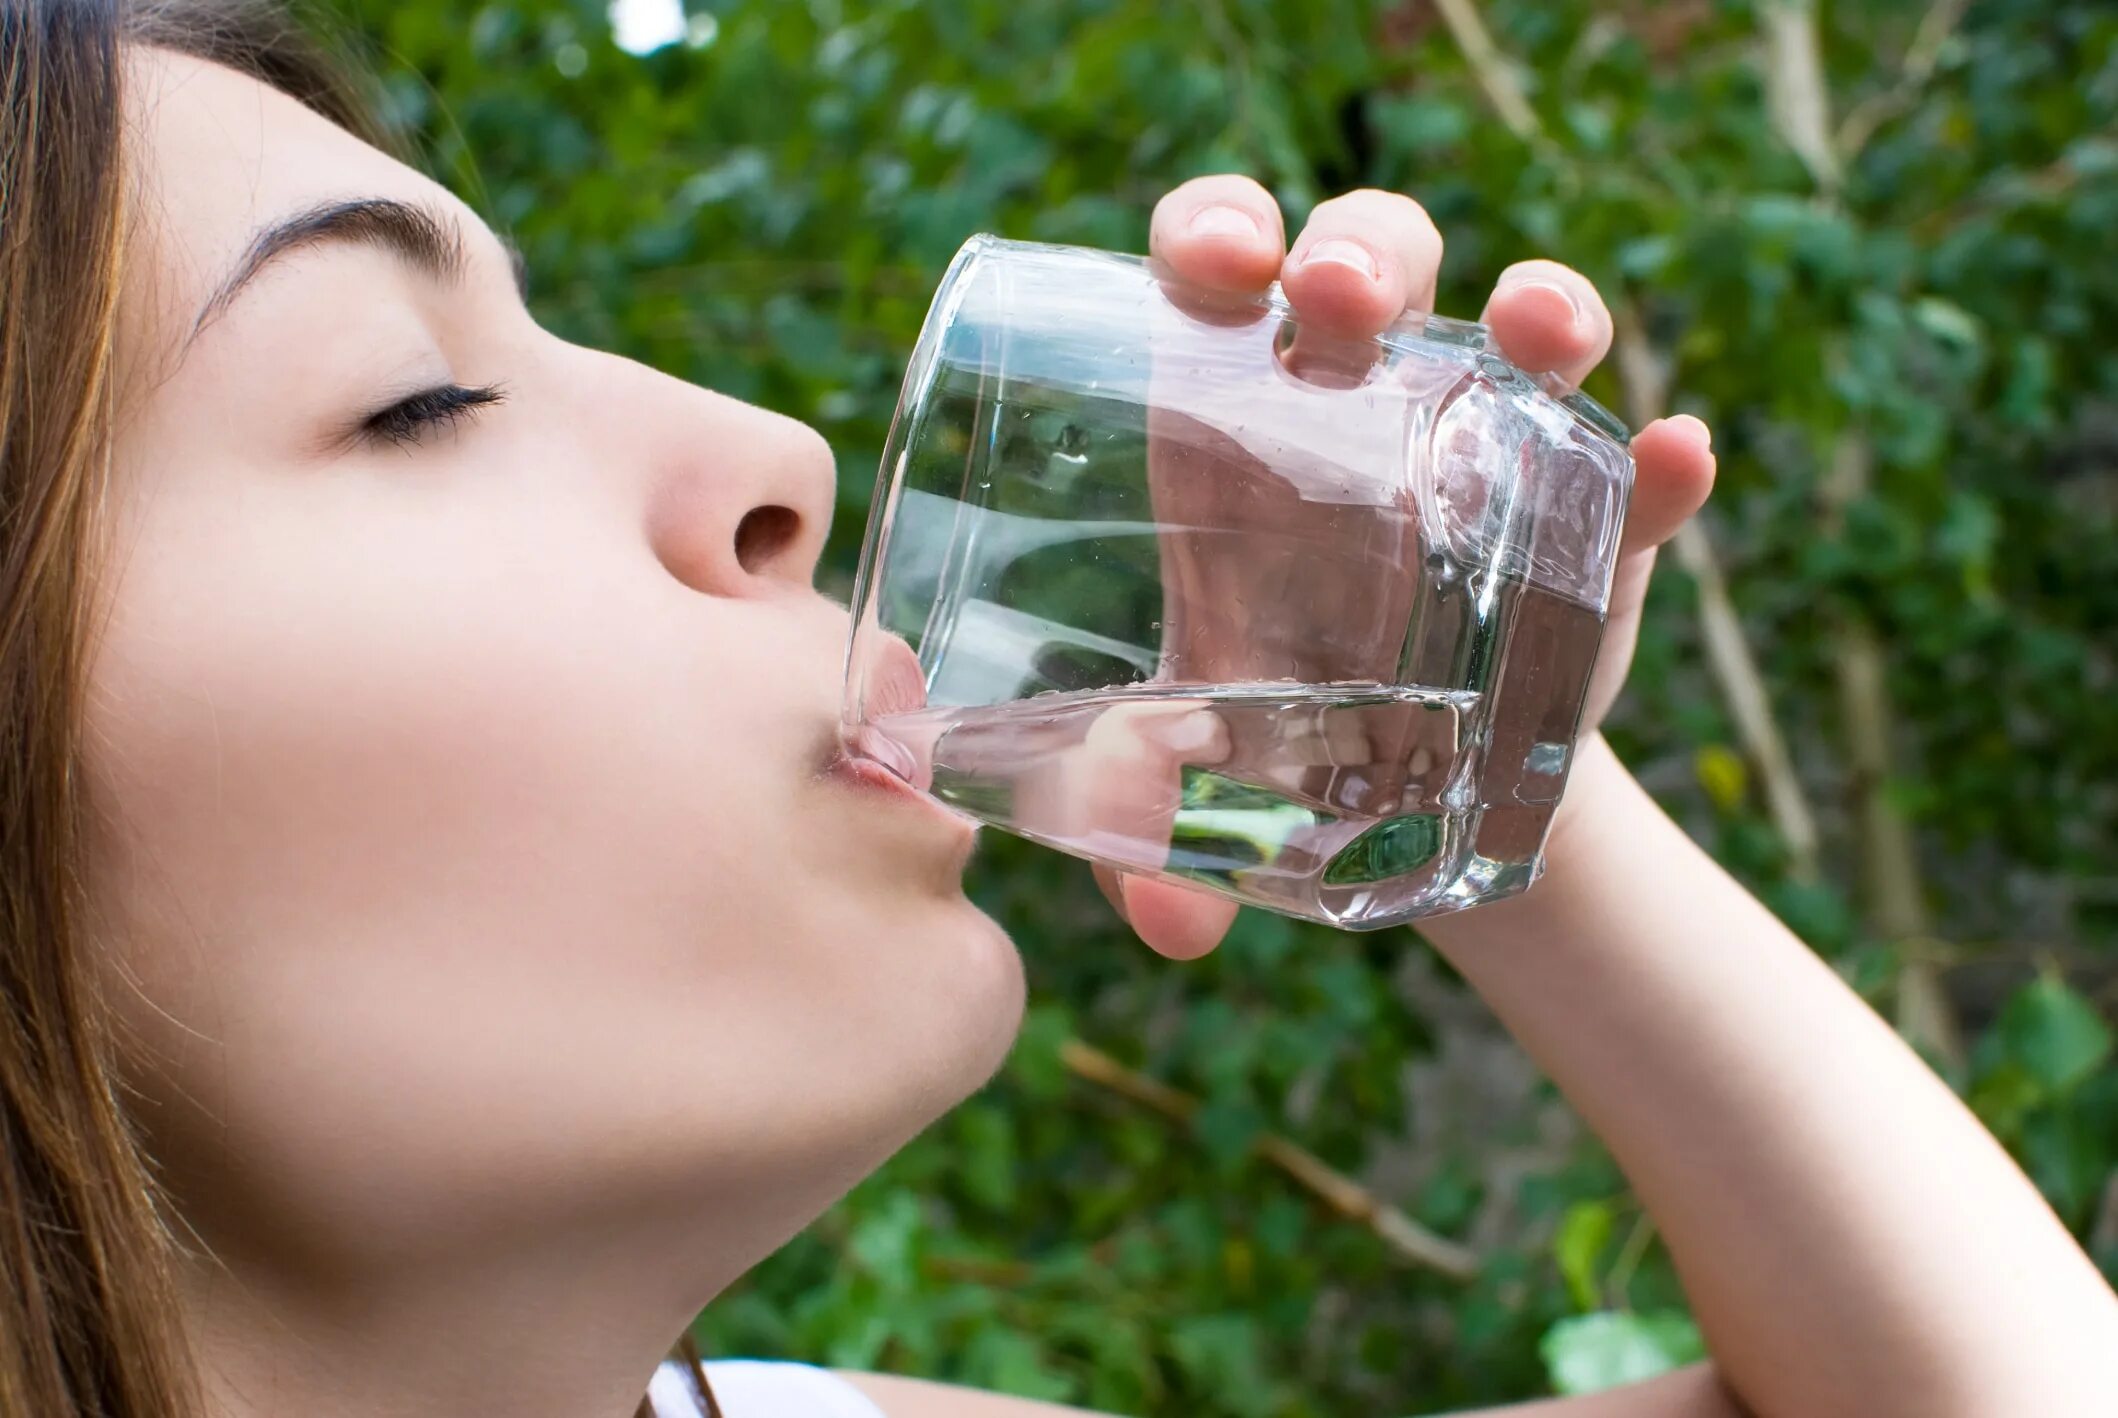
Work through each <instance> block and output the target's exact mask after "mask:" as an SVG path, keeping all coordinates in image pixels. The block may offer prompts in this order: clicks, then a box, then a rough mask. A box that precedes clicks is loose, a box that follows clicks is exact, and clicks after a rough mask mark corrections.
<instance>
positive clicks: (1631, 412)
mask: <svg viewBox="0 0 2118 1418" xmlns="http://www.w3.org/2000/svg"><path fill="white" fill-rule="evenodd" d="M1435 3H1436V6H1437V8H1438V9H1439V10H1440V11H1441V17H1442V19H1443V21H1444V22H1445V23H1446V24H1447V25H1448V28H1449V34H1450V35H1451V36H1452V37H1453V38H1454V39H1455V41H1456V44H1457V47H1458V48H1459V49H1460V50H1462V51H1463V56H1464V59H1465V61H1466V62H1467V63H1468V64H1469V65H1470V66H1471V72H1472V73H1473V74H1474V75H1476V76H1477V78H1478V82H1479V86H1480V87H1481V88H1483V89H1484V90H1485V94H1486V98H1487V100H1488V101H1489V102H1490V103H1491V104H1492V105H1493V108H1494V111H1495V112H1497V113H1498V114H1499V115H1500V117H1501V121H1502V122H1504V123H1506V124H1507V125H1508V127H1509V128H1510V129H1512V130H1513V131H1514V132H1515V134H1516V136H1518V137H1520V138H1522V139H1523V141H1525V142H1527V143H1529V144H1530V145H1531V147H1533V148H1535V149H1537V150H1538V151H1540V152H1550V153H1552V156H1553V158H1554V160H1555V161H1564V155H1563V154H1559V153H1557V152H1556V150H1553V149H1552V143H1551V139H1550V137H1549V135H1548V134H1546V132H1545V131H1544V128H1543V125H1542V124H1541V123H1539V122H1538V119H1537V114H1536V111H1535V110H1534V109H1532V108H1531V107H1530V106H1529V104H1528V103H1527V102H1526V101H1524V99H1523V97H1522V89H1521V87H1520V86H1519V85H1518V84H1517V83H1516V82H1515V68H1514V66H1513V65H1512V64H1510V63H1509V62H1508V61H1507V60H1506V59H1505V58H1503V57H1502V56H1501V55H1500V53H1499V52H1498V50H1496V49H1495V48H1494V45H1493V37H1492V35H1491V34H1490V33H1489V32H1488V31H1487V29H1486V27H1485V22H1484V21H1483V20H1481V19H1480V18H1479V15H1478V9H1477V6H1476V4H1475V3H1474V0H1435ZM1611 313H1612V317H1613V319H1614V320H1615V321H1616V324H1617V342H1616V350H1617V355H1618V373H1619V377H1620V379H1621V380H1622V381H1623V384H1624V388H1625V406H1626V418H1627V420H1628V421H1629V422H1631V424H1632V426H1633V427H1634V428H1641V427H1644V426H1645V425H1646V424H1648V423H1650V422H1652V421H1653V420H1654V419H1657V418H1660V417H1661V416H1662V414H1663V412H1664V410H1665V409H1666V408H1667V407H1668V403H1669V364H1668V361H1667V360H1665V359H1663V358H1662V356H1660V355H1659V354H1657V353H1656V352H1655V349H1654V345H1653V343H1652V342H1651V341H1650V340H1649V339H1648V337H1647V333H1646V331H1645V329H1644V328H1643V327H1642V326H1641V324H1640V321H1639V318H1638V316H1637V315H1636V314H1634V312H1633V311H1632V309H1631V307H1630V306H1628V305H1626V304H1624V303H1622V302H1621V303H1618V304H1615V305H1614V306H1613V307H1612V312H1611ZM1672 550H1673V551H1674V552H1675V553H1676V558H1677V564H1678V565H1679V566H1680V567H1682V568H1683V569H1684V572H1685V574H1687V575H1689V576H1690V577H1691V578H1692V580H1693V581H1694V582H1695V583H1696V584H1697V587H1698V593H1699V636H1700V639H1701V640H1702V641H1703V642H1704V644H1705V645H1706V652H1707V663H1708V665H1709V666H1710V668H1711V669H1712V671H1713V676H1714V681H1715V683H1716V684H1717V685H1718V686H1719V687H1720V691H1721V697H1722V698H1723V699H1724V700H1725V701H1727V704H1728V709H1729V713H1730V715H1731V716H1732V717H1733V718H1734V719H1735V721H1736V732H1737V734H1738V736H1739V737H1740V738H1741V740H1742V743H1743V750H1744V752H1745V753H1747V754H1748V755H1749V756H1750V761H1751V763H1752V764H1753V766H1755V768H1756V769H1757V773H1758V778H1759V780H1760V781H1761V782H1762V783H1763V784H1764V786H1765V800H1766V807H1767V810H1768V811H1769V812H1770V813H1771V814H1772V821H1773V826H1774V828H1775V830H1777V831H1778V833H1779V834H1780V840H1781V841H1782V842H1784V843H1785V844H1786V846H1787V855H1788V871H1789V874H1790V875H1791V876H1793V877H1794V878H1795V879H1796V880H1798V881H1804V882H1808V881H1814V880H1815V879H1816V877H1817V874H1818V865H1817V863H1818V853H1819V849H1818V835H1817V827H1816V814H1815V813H1813V812H1812V811H1810V808H1809V799H1808V798H1807V796H1806V795H1805V794H1804V793H1803V792H1802V784H1801V780H1800V778H1798V777H1797V776H1796V775H1795V771H1794V762H1793V758H1792V756H1791V755H1790V754H1789V753H1788V751H1787V740H1786V738H1785V736H1783V735H1782V734H1781V733H1780V727H1779V723H1778V721H1777V720H1775V719H1774V718H1773V715H1772V703H1771V698H1770V696H1769V695H1768V694H1767V693H1766V690H1765V679H1764V676H1763V675H1762V674H1760V673H1759V671H1758V659H1757V656H1756V655H1755V654H1754V653H1752V651H1751V648H1750V642H1749V640H1748V639H1747V638H1746V637H1745V636H1744V633H1743V622H1742V620H1741V618H1740V617H1738V616H1737V615H1736V612H1735V606H1734V603H1733V602H1732V601H1731V600H1730V599H1729V595H1728V582H1727V578H1726V577H1724V576H1723V575H1722V574H1721V563H1720V558H1719V557H1718V556H1717V555H1716V554H1715V552H1714V548H1713V542H1712V541H1711V540H1710V539H1709V538H1708V536H1707V534H1706V530H1705V528H1703V527H1701V526H1700V525H1699V524H1698V523H1697V522H1689V523H1686V524H1685V525H1684V526H1683V527H1681V528H1680V529H1678V532H1677V535H1676V538H1675V540H1674V542H1673V543H1672Z"/></svg>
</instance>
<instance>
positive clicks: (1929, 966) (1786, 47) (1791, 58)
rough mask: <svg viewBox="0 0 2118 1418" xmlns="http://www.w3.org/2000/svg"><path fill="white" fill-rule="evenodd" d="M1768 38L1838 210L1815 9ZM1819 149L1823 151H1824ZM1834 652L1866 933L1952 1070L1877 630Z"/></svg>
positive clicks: (1790, 6)
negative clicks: (1894, 795)
mask: <svg viewBox="0 0 2118 1418" xmlns="http://www.w3.org/2000/svg"><path fill="white" fill-rule="evenodd" d="M1759 13H1760V16H1761V18H1762V20H1763V22H1764V25H1765V30H1766V41H1767V52H1768V55H1769V57H1770V61H1771V62H1770V64H1769V66H1768V68H1767V71H1766V75H1765V82H1766V89H1767V91H1768V93H1770V94H1771V95H1772V96H1773V105H1772V107H1773V114H1774V117H1775V119H1776V121H1778V123H1779V124H1780V137H1781V140H1782V141H1783V142H1785V143H1786V144H1787V146H1788V147H1790V148H1792V149H1794V150H1795V152H1797V153H1799V154H1800V155H1801V156H1802V159H1803V161H1804V162H1807V163H1809V164H1810V172H1811V175H1812V176H1813V177H1815V179H1816V182H1817V188H1818V192H1819V198H1818V200H1819V201H1820V202H1821V204H1822V205H1823V206H1825V207H1826V208H1828V209H1831V210H1834V211H1836V210H1839V209H1840V207H1841V203H1840V200H1839V179H1840V176H1841V173H1840V170H1839V168H1838V165H1837V158H1836V155H1835V154H1834V153H1833V151H1832V149H1831V146H1830V144H1829V143H1828V142H1826V141H1824V135H1825V134H1826V133H1828V132H1829V130H1830V126H1831V111H1830V97H1829V94H1828V92H1827V91H1826V90H1825V88H1824V78H1823V62H1822V59H1821V57H1820V56H1821V47H1820V45H1819V43H1818V39H1817V28H1816V6H1815V3H1814V0H1768V3H1767V4H1766V5H1765V7H1764V8H1763V9H1762V10H1761V11H1760V12H1759ZM1819 144H1821V147H1819ZM1873 457H1874V455H1873V450H1872V449H1871V448H1870V446H1869V443H1868V438H1867V435H1866V433H1864V432H1863V431H1862V430H1860V429H1858V428H1849V429H1847V430H1846V431H1845V432H1844V433H1843V434H1842V435H1841V437H1840V439H1839V444H1838V448H1837V451H1836V452H1835V454H1834V456H1833V458H1832V463H1831V466H1830V467H1829V468H1828V469H1826V470H1825V475H1824V477H1823V479H1822V480H1821V481H1820V482H1819V483H1818V487H1817V492H1818V502H1819V507H1818V513H1819V521H1820V522H1821V523H1822V530H1823V531H1824V534H1825V535H1826V536H1837V535H1839V534H1840V533H1841V532H1842V531H1843V529H1844V527H1845V522H1846V512H1847V509H1848V508H1850V507H1851V506H1852V505H1853V504H1854V503H1855V502H1857V501H1859V500H1860V499H1861V498H1863V497H1865V496H1867V495H1868V489H1869V485H1870V481H1871V476H1870V475H1871V473H1872V471H1873V466H1872V464H1873ZM1834 641H1835V643H1834V645H1833V655H1832V661H1833V667H1834V670H1835V673H1836V678H1837V681H1838V691H1839V716H1840V723H1841V724H1842V726H1843V730H1844V735H1845V741H1846V760H1847V761H1846V767H1847V773H1848V780H1849V781H1848V783H1847V788H1848V791H1849V793H1850V794H1851V796H1852V798H1853V809H1854V816H1855V819H1856V821H1857V822H1858V824H1859V832H1860V838H1859V841H1860V869H1861V887H1862V896H1863V900H1864V903H1865V905H1866V908H1867V917H1868V928H1869V930H1870V931H1871V932H1873V933H1874V934H1875V935H1876V936H1877V937H1879V938H1880V939H1882V940H1885V941H1888V942H1890V943H1891V944H1893V945H1895V946H1896V947H1897V948H1898V951H1899V958H1900V960H1901V962H1902V963H1901V967H1900V969H1899V971H1898V980H1897V1018H1896V1023H1897V1027H1898V1030H1899V1032H1901V1033H1902V1034H1903V1035H1904V1036H1905V1038H1906V1039H1908V1040H1910V1041H1911V1042H1912V1043H1913V1044H1914V1045H1916V1046H1920V1047H1923V1048H1925V1049H1926V1050H1928V1052H1930V1053H1932V1054H1935V1055H1937V1056H1939V1057H1940V1058H1941V1059H1942V1060H1943V1061H1944V1062H1946V1063H1949V1064H1955V1065H1961V1064H1962V1063H1963V1061H1964V1057H1965V1055H1964V1041H1963V1031H1962V1028H1961V1026H1960V1025H1959V1024H1958V1023H1957V1019H1956V1011H1955V1009H1954V1008H1953V1007H1952V1006H1951V1005H1950V1003H1949V996H1948V994H1947V992H1946V991H1945V990H1944V989H1943V988H1942V981H1941V973H1940V967H1939V964H1938V962H1937V959H1936V952H1935V951H1934V949H1933V948H1932V947H1933V931H1932V929H1931V928H1930V926H1929V923H1928V919H1927V906H1926V888H1925V886H1924V884H1923V883H1922V881H1921V880H1920V870H1919V854H1918V849H1917V845H1916V844H1915V843H1914V841H1913V837H1912V828H1911V825H1910V824H1909V823H1908V822H1906V820H1905V816H1904V814H1903V813H1902V812H1900V811H1899V810H1898V807H1897V804H1896V803H1895V802H1893V801H1891V798H1890V782H1891V780H1892V779H1893V778H1894V777H1895V776H1896V771H1897V754H1896V749H1895V745H1894V744H1893V743H1892V740H1891V732H1890V726H1891V722H1892V717H1893V712H1892V705H1891V703H1890V688H1889V684H1888V682H1887V676H1888V661H1887V659H1886V657H1885V655H1884V652H1883V646H1882V642H1881V641H1880V640H1879V639H1878V638H1877V636H1876V633H1875V627H1874V626H1873V625H1871V624H1870V623H1869V621H1868V619H1867V618H1866V617H1865V616H1863V615H1861V614H1859V613H1858V612H1854V613H1851V614H1848V615H1845V616H1842V617H1840V619H1839V622H1838V626H1837V629H1836V633H1835V636H1834Z"/></svg>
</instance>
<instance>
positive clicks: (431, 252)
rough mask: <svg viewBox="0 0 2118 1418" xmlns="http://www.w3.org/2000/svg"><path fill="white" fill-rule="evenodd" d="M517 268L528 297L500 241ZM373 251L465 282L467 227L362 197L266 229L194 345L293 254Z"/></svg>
mask: <svg viewBox="0 0 2118 1418" xmlns="http://www.w3.org/2000/svg"><path fill="white" fill-rule="evenodd" d="M501 244H502V245H503V246H505V247H506V248H507V253H508V261H509V264H510V265H511V266H512V267H513V269H514V275H515V285H516V288H517V289H518V290H522V291H524V292H525V293H526V292H527V289H528V278H527V270H526V268H525V266H524V263H523V259H522V252H521V251H520V250H519V249H518V248H517V247H516V246H515V244H514V243H513V242H511V241H508V240H506V238H504V237H503V238H502V239H501ZM331 245H342V246H370V247H376V248H379V249H381V250H383V251H387V252H389V253H391V254H393V255H395V256H397V257H398V258H399V259H400V260H402V261H404V262H405V263H406V264H407V265H409V266H410V267H412V269H413V270H415V271H419V272H422V273H424V274H426V275H429V276H432V277H433V278H434V279H435V280H437V281H441V282H444V283H446V284H456V283H458V282H460V281H461V280H462V279H463V273H464V268H465V266H466V264H467V260H468V258H467V255H466V252H465V247H464V241H463V228H462V227H461V226H459V225H458V224H457V222H456V220H455V219H454V218H453V217H450V216H448V215H446V214H444V213H442V212H438V211H435V210H434V209H432V208H430V207H426V206H422V205H419V204H418V203H414V202H403V201H399V200H398V199H396V198H394V197H358V198H354V199H352V200H350V201H341V202H324V203H319V204H318V205H316V206H314V207H308V208H305V209H303V210H302V211H299V212H295V213H293V214H292V215H290V216H286V217H282V218H280V219H279V220H278V221H276V222H273V223H272V224H271V225H270V226H267V227H264V228H262V229H260V230H259V231H258V233H257V234H256V235H255V236H253V237H252V238H251V239H250V244H249V245H248V246H247V247H246V248H245V249H244V251H243V254H242V257H241V259H239V260H238V261H237V262H236V263H235V269H234V270H232V271H230V272H229V273H228V275H227V276H226V278H224V279H223V280H222V281H221V283H220V284H219V285H218V286H216V287H215V288H214V291H213V294H212V295H211V296H209V297H207V300H206V303H205V304H204V305H203V306H201V307H200V308H199V314H198V318H197V319H196V320H194V321H192V324H191V333H190V335H189V336H187V337H186V339H185V344H187V345H189V344H190V343H191V341H192V340H196V339H197V338H198V337H199V335H200V333H201V332H202V331H204V330H205V328H206V327H207V326H208V325H210V324H212V323H213V322H214V321H215V320H217V319H219V318H220V317H221V315H222V314H223V313H225V312H226V311H227V309H228V307H229V306H230V305H232V304H234V302H235V299H236V297H237V296H239V295H241V294H242V293H243V291H244V289H245V288H247V287H248V286H249V284H250V282H251V281H253V280H255V279H256V278H257V275H258V273H259V272H261V271H263V270H264V269H265V268H266V267H267V266H270V265H271V264H272V263H273V262H274V261H275V260H277V259H278V258H280V257H281V256H285V255H287V254H288V253H289V252H293V251H302V250H309V249H312V248H315V247H318V246H331Z"/></svg>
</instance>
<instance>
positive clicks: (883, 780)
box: [824, 748, 978, 841]
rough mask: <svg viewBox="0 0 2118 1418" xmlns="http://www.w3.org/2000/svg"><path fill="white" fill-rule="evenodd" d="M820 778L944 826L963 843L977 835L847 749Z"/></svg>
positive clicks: (966, 820) (934, 801) (938, 804)
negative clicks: (890, 802)
mask: <svg viewBox="0 0 2118 1418" xmlns="http://www.w3.org/2000/svg"><path fill="white" fill-rule="evenodd" d="M824 776H825V777H827V778H830V779H831V780H832V781H834V782H837V783H840V784H843V785H844V786H845V787H847V788H848V789H850V790H852V791H854V792H858V793H861V794H864V795H867V796H870V797H873V798H877V799H884V800H888V799H895V800H897V801H900V802H902V803H904V804H905V805H906V806H907V807H908V808H913V809H917V810H918V811H920V812H922V813H924V814H926V815H927V816H929V817H932V818H934V819H936V820H938V821H941V822H946V823H947V824H949V826H951V827H952V828H954V829H955V830H956V831H958V832H959V833H961V834H962V835H963V837H964V839H965V840H966V841H968V840H969V839H970V838H972V837H974V836H976V835H977V832H978V822H977V820H976V819H975V818H971V817H967V816H965V815H964V814H963V813H960V812H958V811H957V810H956V809H955V808H952V807H950V806H949V805H948V804H947V803H945V802H943V801H942V800H941V799H939V798H937V797H933V796H931V795H929V794H927V793H924V792H921V791H920V790H919V789H918V788H917V787H915V786H914V785H913V784H911V783H909V782H907V781H905V779H903V778H902V777H900V776H898V775H897V774H896V773H893V772H891V771H890V770H889V769H888V768H886V767H884V766H883V765H882V764H880V763H878V762H876V761H875V760H874V759H872V758H864V757H862V756H860V755H859V754H856V753H854V752H852V751H851V750H849V749H845V748H841V749H840V750H839V752H838V754H837V755H836V756H835V757H833V758H832V760H831V761H830V763H829V764H827V765H826V766H825V769H824Z"/></svg>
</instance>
